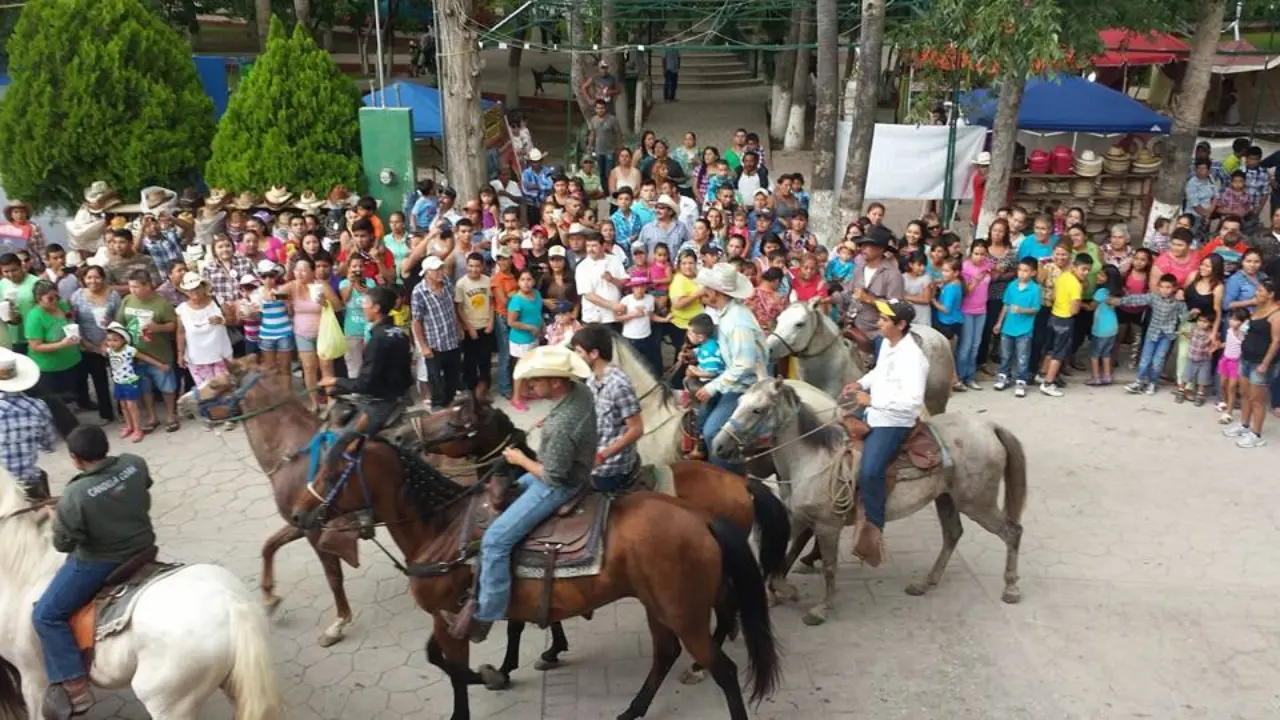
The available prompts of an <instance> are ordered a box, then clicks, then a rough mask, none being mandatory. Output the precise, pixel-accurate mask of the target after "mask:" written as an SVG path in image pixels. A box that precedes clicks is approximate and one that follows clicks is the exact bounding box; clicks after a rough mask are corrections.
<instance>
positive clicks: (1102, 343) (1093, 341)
mask: <svg viewBox="0 0 1280 720" xmlns="http://www.w3.org/2000/svg"><path fill="white" fill-rule="evenodd" d="M1115 346H1116V336H1115V335H1109V336H1107V337H1098V336H1096V335H1091V336H1090V337H1089V357H1091V358H1099V359H1101V358H1106V357H1111V350H1112V349H1113V348H1115Z"/></svg>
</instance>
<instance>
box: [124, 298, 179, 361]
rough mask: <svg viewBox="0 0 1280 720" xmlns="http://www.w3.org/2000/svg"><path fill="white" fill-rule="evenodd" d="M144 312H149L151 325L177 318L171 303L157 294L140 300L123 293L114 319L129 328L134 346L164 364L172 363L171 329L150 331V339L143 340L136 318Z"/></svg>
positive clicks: (172, 335)
mask: <svg viewBox="0 0 1280 720" xmlns="http://www.w3.org/2000/svg"><path fill="white" fill-rule="evenodd" d="M146 312H150V313H151V324H152V325H159V324H161V323H171V322H174V321H175V320H176V319H177V315H176V314H174V312H173V303H171V302H169V301H168V300H165V299H164V298H162V297H160V296H159V295H152V296H151V297H149V298H147V299H146V300H141V299H139V298H138V297H137V296H136V295H125V296H124V298H123V299H122V300H121V301H120V309H119V310H117V311H116V321H117V322H119V323H121V324H122V325H124V326H125V327H126V328H128V329H129V334H131V335H133V345H134V347H136V348H138V350H140V351H142V352H144V353H146V354H148V355H150V356H151V357H153V358H155V359H156V360H159V361H160V362H162V363H164V364H166V365H172V364H173V355H174V353H173V337H174V334H173V331H169V332H152V333H150V336H151V339H150V340H144V339H143V337H142V328H141V327H140V326H139V323H138V318H139V317H140V316H141V315H142V314H143V313H146Z"/></svg>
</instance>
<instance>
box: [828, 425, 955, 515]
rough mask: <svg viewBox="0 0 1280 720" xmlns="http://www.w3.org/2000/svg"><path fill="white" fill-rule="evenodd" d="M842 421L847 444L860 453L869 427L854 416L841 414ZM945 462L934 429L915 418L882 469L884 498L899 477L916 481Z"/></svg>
mask: <svg viewBox="0 0 1280 720" xmlns="http://www.w3.org/2000/svg"><path fill="white" fill-rule="evenodd" d="M843 422H844V428H845V431H846V432H848V433H849V447H850V448H852V449H853V450H854V451H856V452H857V453H858V454H859V455H861V454H862V444H863V442H864V441H865V440H866V438H867V434H868V433H869V432H870V431H871V428H869V427H867V424H866V423H864V422H863V421H862V420H859V419H858V418H857V417H855V416H853V415H846V416H844V420H843ZM944 465H948V466H949V462H948V458H947V456H946V452H945V451H944V450H943V448H942V443H941V442H939V440H938V435H937V432H936V431H935V430H934V429H933V426H932V425H931V424H929V423H927V422H923V421H921V420H917V421H916V424H915V427H913V428H911V433H910V434H909V435H907V439H906V440H904V441H903V443H902V447H901V448H899V449H898V454H897V456H896V457H894V460H893V462H891V463H889V467H888V468H887V469H886V470H885V473H884V495H885V497H889V495H890V494H892V493H893V486H894V485H895V484H896V483H897V482H898V481H899V480H903V481H909V480H919V479H920V478H922V477H924V476H926V475H928V474H930V473H932V472H934V471H935V470H937V469H938V468H941V467H943V466H944Z"/></svg>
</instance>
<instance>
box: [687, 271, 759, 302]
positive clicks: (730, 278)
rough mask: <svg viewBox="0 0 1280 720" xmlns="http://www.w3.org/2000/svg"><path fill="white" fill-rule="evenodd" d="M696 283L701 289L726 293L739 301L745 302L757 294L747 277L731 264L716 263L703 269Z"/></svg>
mask: <svg viewBox="0 0 1280 720" xmlns="http://www.w3.org/2000/svg"><path fill="white" fill-rule="evenodd" d="M694 282H695V283H697V284H698V285H699V286H700V287H704V288H707V289H709V290H715V291H716V292H718V293H724V294H725V295H728V296H729V297H731V298H735V299H737V300H745V299H747V298H749V297H751V295H752V293H754V292H755V288H753V287H751V281H750V280H748V279H747V276H746V275H743V274H742V273H740V272H738V271H737V270H734V269H733V266H732V265H730V264H729V263H716V265H715V266H714V267H709V268H705V267H704V268H702V269H701V270H699V271H698V277H697V278H695V279H694Z"/></svg>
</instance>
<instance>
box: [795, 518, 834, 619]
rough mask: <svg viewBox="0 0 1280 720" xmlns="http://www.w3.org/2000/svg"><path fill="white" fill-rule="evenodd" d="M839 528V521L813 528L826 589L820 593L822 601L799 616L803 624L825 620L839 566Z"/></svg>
mask: <svg viewBox="0 0 1280 720" xmlns="http://www.w3.org/2000/svg"><path fill="white" fill-rule="evenodd" d="M840 530H841V525H840V523H839V522H835V523H832V524H825V525H821V526H819V527H817V528H815V529H814V534H815V535H817V537H818V548H819V549H820V550H822V557H823V561H822V579H823V581H824V583H825V585H826V591H825V592H824V593H823V595H822V602H820V603H818V604H817V605H815V606H814V607H812V608H810V610H809V612H807V613H805V614H804V617H803V618H801V619H802V620H803V621H804V624H805V625H821V624H822V623H824V622H826V621H827V613H828V611H830V609H831V601H832V599H833V598H834V597H835V594H836V568H837V567H838V566H839V562H838V561H837V560H836V558H838V557H840Z"/></svg>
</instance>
